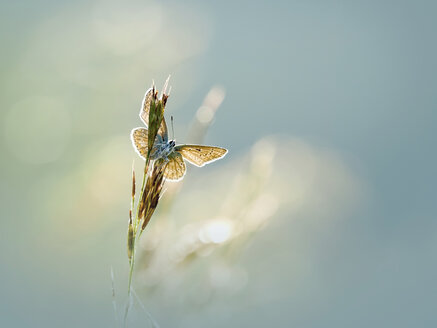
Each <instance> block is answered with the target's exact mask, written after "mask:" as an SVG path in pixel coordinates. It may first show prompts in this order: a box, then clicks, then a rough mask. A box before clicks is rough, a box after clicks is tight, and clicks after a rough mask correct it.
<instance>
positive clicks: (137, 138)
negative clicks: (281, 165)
mask: <svg viewBox="0 0 437 328" xmlns="http://www.w3.org/2000/svg"><path fill="white" fill-rule="evenodd" d="M153 92H154V89H153V88H150V89H149V90H147V91H146V94H145V95H144V99H143V102H142V105H141V109H140V119H141V120H142V121H143V123H144V124H145V125H146V128H142V127H140V128H135V129H133V130H132V132H131V140H132V145H133V146H134V149H135V151H136V152H137V153H138V155H140V156H141V157H142V158H143V159H146V156H147V148H148V146H147V143H148V130H147V127H148V124H149V111H150V104H151V102H152V100H153ZM227 152H228V150H227V149H225V148H221V147H214V146H205V145H176V142H175V141H174V140H168V130H167V124H166V123H165V119H164V118H163V119H162V122H161V126H160V127H159V129H158V134H157V136H156V139H155V142H154V145H153V149H152V151H151V152H150V159H152V160H158V159H162V160H164V161H165V162H166V167H165V170H164V177H165V178H166V179H167V180H169V181H179V180H182V178H183V177H184V175H185V173H186V171H187V168H186V165H185V162H184V159H185V160H186V161H188V162H190V163H191V164H194V165H196V166H198V167H202V166H204V165H205V164H209V163H211V162H214V161H216V160H218V159H221V158H223V157H224V156H225V155H226V153H227Z"/></svg>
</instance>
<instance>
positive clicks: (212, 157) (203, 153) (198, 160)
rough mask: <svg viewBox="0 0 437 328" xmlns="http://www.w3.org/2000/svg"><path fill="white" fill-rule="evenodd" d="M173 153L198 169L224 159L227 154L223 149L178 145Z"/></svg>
mask: <svg viewBox="0 0 437 328" xmlns="http://www.w3.org/2000/svg"><path fill="white" fill-rule="evenodd" d="M175 151H176V152H179V153H180V154H181V155H182V156H183V157H184V159H186V160H187V161H188V162H190V163H191V164H194V165H196V166H199V167H202V166H204V165H205V164H208V163H211V162H214V161H216V160H218V159H220V158H222V157H224V156H225V155H226V153H227V152H228V150H227V149H225V148H220V147H213V146H201V145H180V146H176V147H175Z"/></svg>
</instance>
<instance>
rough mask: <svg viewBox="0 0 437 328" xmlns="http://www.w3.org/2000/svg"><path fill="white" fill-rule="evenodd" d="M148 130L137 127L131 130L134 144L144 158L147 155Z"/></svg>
mask: <svg viewBox="0 0 437 328" xmlns="http://www.w3.org/2000/svg"><path fill="white" fill-rule="evenodd" d="M148 139H149V138H148V131H147V129H145V128H135V129H133V130H132V132H131V140H132V145H133V146H134V148H135V151H136V152H137V153H138V155H140V156H141V157H142V158H144V159H146V156H147V140H148Z"/></svg>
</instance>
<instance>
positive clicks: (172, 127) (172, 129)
mask: <svg viewBox="0 0 437 328" xmlns="http://www.w3.org/2000/svg"><path fill="white" fill-rule="evenodd" d="M170 118H171V131H172V134H173V138H172V140H174V126H173V115H172V116H171V117H170Z"/></svg>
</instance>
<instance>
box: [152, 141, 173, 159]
mask: <svg viewBox="0 0 437 328" xmlns="http://www.w3.org/2000/svg"><path fill="white" fill-rule="evenodd" d="M175 145H176V143H175V141H174V140H170V141H162V142H156V141H155V146H154V147H153V149H152V151H151V153H150V159H152V160H157V159H160V158H162V159H164V160H165V161H168V157H169V156H170V154H171V153H172V152H174V149H175Z"/></svg>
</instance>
